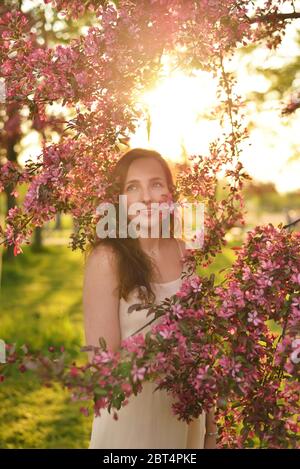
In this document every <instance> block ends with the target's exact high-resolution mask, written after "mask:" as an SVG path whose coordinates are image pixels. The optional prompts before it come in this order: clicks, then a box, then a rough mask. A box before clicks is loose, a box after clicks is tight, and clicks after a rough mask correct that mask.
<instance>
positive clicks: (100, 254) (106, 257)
mask: <svg viewBox="0 0 300 469" xmlns="http://www.w3.org/2000/svg"><path fill="white" fill-rule="evenodd" d="M99 262H100V263H101V265H102V266H111V267H112V268H113V267H115V266H116V263H117V254H116V251H115V249H114V248H113V247H112V246H110V245H108V244H98V246H96V247H94V248H93V249H92V250H91V252H90V253H89V254H88V256H87V260H86V263H90V264H97V263H99Z"/></svg>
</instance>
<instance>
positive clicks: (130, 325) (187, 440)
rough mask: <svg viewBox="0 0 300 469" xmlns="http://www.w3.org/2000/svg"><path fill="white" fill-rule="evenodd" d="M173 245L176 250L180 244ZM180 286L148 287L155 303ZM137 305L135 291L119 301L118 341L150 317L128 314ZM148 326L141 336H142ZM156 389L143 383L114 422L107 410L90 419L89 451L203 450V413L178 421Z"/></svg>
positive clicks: (177, 283)
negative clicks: (126, 298)
mask: <svg viewBox="0 0 300 469" xmlns="http://www.w3.org/2000/svg"><path fill="white" fill-rule="evenodd" d="M177 244H178V247H179V249H180V244H179V243H177ZM181 254H182V253H181ZM181 283H182V279H181V278H178V279H176V280H173V281H171V282H166V283H152V284H151V285H152V288H153V291H154V293H155V298H156V300H155V303H159V302H160V301H162V300H163V299H165V298H166V297H170V296H172V295H174V294H175V293H176V292H177V291H178V290H179V289H180V286H181ZM139 302H140V301H139V299H138V297H137V292H136V291H133V292H132V293H131V294H130V295H129V298H128V301H125V300H124V298H121V300H120V306H119V318H120V328H121V339H122V340H123V339H125V338H127V337H128V336H130V335H132V334H133V333H134V332H136V331H137V330H138V329H139V328H140V327H142V326H143V325H144V324H146V323H147V322H149V321H150V320H151V317H150V316H148V317H146V314H147V312H148V310H147V309H143V310H140V311H133V312H131V313H130V314H128V312H127V310H128V308H129V306H130V305H132V304H135V303H139ZM158 320H159V319H158ZM152 325H153V323H152V324H151V326H152ZM151 326H147V327H145V329H143V330H142V331H141V332H142V333H143V334H145V333H146V332H147V331H148V330H149V329H150V327H151ZM156 386H157V384H156V383H153V382H144V383H143V389H142V391H141V392H140V393H138V394H137V395H136V396H134V395H132V396H130V398H129V402H128V404H127V405H125V406H124V407H121V409H120V410H118V411H117V413H118V420H114V418H113V411H112V412H111V414H110V413H109V412H108V411H107V409H101V416H100V417H97V416H94V419H93V425H92V433H91V440H90V444H89V449H99V448H102V449H119V448H120V449H125V448H126V449H131V448H134V449H137V448H142V449H159V448H161V449H167V448H173V449H185V448H193V449H197V448H203V447H204V435H205V412H204V411H203V412H202V414H201V415H200V416H199V417H198V419H195V420H193V421H192V422H191V423H190V424H187V423H186V422H183V421H179V420H178V419H177V417H176V416H175V415H174V414H173V412H172V407H171V404H172V402H173V398H172V396H170V395H169V394H167V392H166V391H165V390H157V391H155V392H153V391H154V389H155V387H156Z"/></svg>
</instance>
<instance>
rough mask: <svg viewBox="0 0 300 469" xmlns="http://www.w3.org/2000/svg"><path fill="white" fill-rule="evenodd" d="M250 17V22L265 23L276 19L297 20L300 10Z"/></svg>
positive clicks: (299, 16)
mask: <svg viewBox="0 0 300 469" xmlns="http://www.w3.org/2000/svg"><path fill="white" fill-rule="evenodd" d="M247 18H248V21H249V23H264V22H269V21H274V20H280V21H286V20H295V19H297V18H300V12H298V11H294V12H292V11H291V13H270V14H268V15H262V16H254V17H253V18H249V17H247Z"/></svg>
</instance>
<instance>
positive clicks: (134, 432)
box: [83, 148, 216, 449]
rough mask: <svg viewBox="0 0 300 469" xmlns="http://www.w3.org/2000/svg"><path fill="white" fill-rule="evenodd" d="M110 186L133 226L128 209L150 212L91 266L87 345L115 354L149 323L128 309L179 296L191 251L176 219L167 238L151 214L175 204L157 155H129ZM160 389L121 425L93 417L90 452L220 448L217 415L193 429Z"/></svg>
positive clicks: (95, 255) (86, 289)
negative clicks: (155, 206) (139, 230)
mask: <svg viewBox="0 0 300 469" xmlns="http://www.w3.org/2000/svg"><path fill="white" fill-rule="evenodd" d="M112 180H114V181H115V184H114V188H115V189H114V190H115V191H116V193H118V195H122V196H123V199H126V201H127V209H126V216H127V220H126V223H128V226H129V224H130V223H131V222H132V221H133V220H134V215H133V214H132V213H133V212H132V211H131V210H130V208H132V207H135V206H136V205H135V204H139V203H142V204H144V206H145V210H144V211H141V212H139V214H140V215H141V218H140V219H139V220H140V226H143V228H144V235H143V236H142V235H137V238H134V237H130V236H127V237H124V238H121V237H119V236H118V231H117V232H116V238H108V237H107V238H103V239H100V238H98V239H97V241H96V242H95V243H93V246H92V249H91V253H90V254H89V256H88V257H87V261H86V266H85V276H84V286H83V308H84V321H85V335H86V342H87V344H88V345H95V346H98V345H99V342H98V339H99V337H100V336H102V337H104V338H105V340H106V343H107V347H108V349H109V350H111V351H116V350H118V349H119V348H120V345H121V341H122V340H123V339H125V338H127V337H128V336H130V335H132V334H133V333H134V332H135V331H137V330H138V329H140V328H141V327H142V326H143V325H144V324H146V323H147V322H149V317H146V314H147V309H144V310H137V311H136V310H134V311H131V312H130V313H129V312H128V308H129V306H130V305H132V304H136V303H138V302H141V301H143V300H147V301H148V302H149V301H154V302H156V303H158V302H160V301H162V300H163V299H164V298H166V297H170V296H171V295H174V294H175V293H176V292H177V291H178V290H179V289H180V285H181V282H182V278H181V277H182V273H183V269H184V257H185V255H186V253H187V251H186V249H185V243H184V241H182V240H179V239H176V238H174V237H173V231H174V214H173V215H171V216H170V219H171V223H170V224H171V230H170V236H169V237H165V235H164V237H162V236H161V234H162V226H163V220H164V218H163V217H162V216H160V217H158V219H157V218H156V219H155V220H154V218H155V217H153V211H152V212H151V211H150V210H149V208H150V207H151V204H152V203H161V202H164V201H166V200H170V198H173V200H174V197H175V192H174V189H175V186H174V184H173V178H172V173H171V170H170V168H169V166H168V164H167V163H166V161H165V160H164V159H163V158H162V156H161V155H160V154H159V153H157V152H155V151H151V150H145V149H141V148H136V149H132V150H129V151H127V152H126V153H125V154H124V155H123V156H122V157H121V159H120V160H119V161H118V163H117V164H116V166H115V169H114V173H113V175H112ZM124 196H126V197H124ZM123 199H122V200H123ZM122 203H123V202H122ZM116 205H117V206H118V204H116ZM118 208H119V207H118ZM123 208H124V205H123ZM118 213H119V211H118V210H117V211H116V214H117V220H116V224H115V228H117V229H118V228H119V226H120V219H119V218H118ZM155 224H156V225H157V224H158V225H159V226H158V231H156V233H158V235H157V236H156V237H153V236H151V235H152V233H151V226H154V225H155ZM156 227H157V226H156ZM145 233H146V235H145ZM149 328H150V326H146V327H145V329H144V330H143V331H142V332H143V334H145V333H146V332H147V331H148V330H149ZM89 359H90V360H91V359H92V352H90V353H89ZM155 387H156V384H155V383H152V382H145V383H143V390H142V392H141V393H139V394H138V395H137V396H134V395H132V396H131V397H130V399H129V403H128V404H127V405H126V406H124V407H122V408H121V409H120V410H119V411H118V420H117V421H116V420H114V419H113V415H112V414H109V413H108V411H107V410H106V409H103V410H101V416H100V417H96V416H95V417H94V421H93V428H92V434H91V441H90V446H89V448H106V449H107V448H144V449H158V448H176V449H180V448H194V449H195V448H215V447H216V425H215V423H214V413H213V412H209V413H207V414H205V412H203V413H202V414H201V415H200V416H199V418H198V419H195V420H194V421H193V422H191V423H190V424H187V423H185V422H183V421H179V420H178V419H177V418H176V416H175V415H174V414H173V413H172V408H171V404H172V397H171V396H169V395H168V394H167V392H166V391H165V390H158V391H155V392H153V391H154V389H155Z"/></svg>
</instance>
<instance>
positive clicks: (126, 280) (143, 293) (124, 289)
mask: <svg viewBox="0 0 300 469" xmlns="http://www.w3.org/2000/svg"><path fill="white" fill-rule="evenodd" d="M140 158H151V159H154V160H156V161H157V162H158V163H159V164H160V165H161V167H162V168H163V171H164V174H165V176H166V180H167V185H168V189H169V191H170V193H171V195H172V199H173V201H174V202H175V201H176V200H177V197H178V195H177V192H176V186H175V185H174V182H173V175H172V171H171V169H170V167H169V165H168V163H167V162H166V160H165V159H164V158H163V157H162V156H161V154H160V153H158V152H157V151H154V150H147V149H144V148H134V149H131V150H128V151H126V152H125V153H123V155H122V156H121V158H120V159H119V160H118V161H117V163H116V164H115V166H114V169H113V171H112V174H111V185H110V186H109V188H108V190H107V194H108V195H109V197H113V196H115V197H113V198H114V199H115V200H114V206H115V210H116V230H117V237H116V238H109V237H107V238H99V237H98V236H97V234H96V233H95V237H94V239H93V240H92V242H91V243H90V245H89V246H88V249H87V252H88V253H90V252H91V251H92V250H93V249H94V248H95V247H96V246H98V245H99V244H105V245H109V246H112V247H113V250H114V252H115V253H116V255H117V262H118V273H119V298H124V299H125V300H127V299H128V295H129V294H130V292H131V291H132V290H134V289H137V291H138V296H139V298H140V299H141V300H142V301H146V302H152V301H154V299H155V295H154V292H153V290H152V288H151V281H153V270H154V269H153V264H152V260H151V258H150V257H149V256H148V255H147V254H146V253H145V252H144V251H143V250H142V249H141V247H140V244H139V242H138V239H134V238H131V237H127V238H118V232H119V230H118V227H119V203H118V201H116V198H117V197H118V196H119V194H121V193H122V192H123V190H124V184H125V180H126V177H127V173H128V170H129V167H130V165H131V164H132V163H133V162H134V161H135V160H138V159H140ZM170 236H171V237H174V214H172V213H171V214H170Z"/></svg>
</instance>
